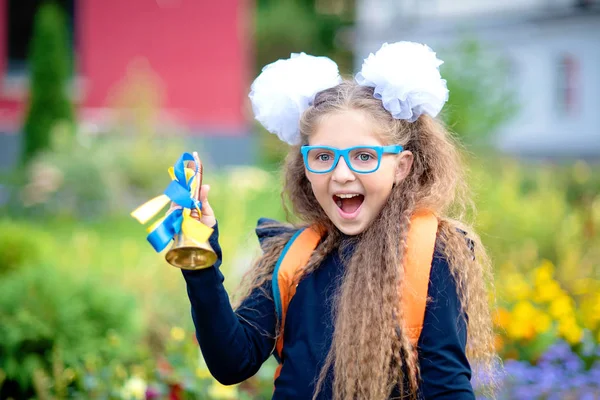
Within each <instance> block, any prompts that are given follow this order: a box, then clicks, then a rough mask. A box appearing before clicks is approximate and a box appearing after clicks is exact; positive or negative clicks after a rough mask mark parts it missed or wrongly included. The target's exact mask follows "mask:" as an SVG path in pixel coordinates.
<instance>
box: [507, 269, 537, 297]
mask: <svg viewBox="0 0 600 400" xmlns="http://www.w3.org/2000/svg"><path fill="white" fill-rule="evenodd" d="M504 286H505V289H504V290H505V291H506V296H507V298H508V300H525V299H527V298H529V297H531V286H530V285H529V283H528V282H527V281H525V279H524V278H523V275H521V274H518V273H513V274H509V275H508V276H507V279H506V284H505V285H504Z"/></svg>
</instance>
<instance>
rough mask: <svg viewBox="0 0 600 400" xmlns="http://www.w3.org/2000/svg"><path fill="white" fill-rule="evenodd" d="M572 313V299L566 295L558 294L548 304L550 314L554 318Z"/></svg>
mask: <svg viewBox="0 0 600 400" xmlns="http://www.w3.org/2000/svg"><path fill="white" fill-rule="evenodd" d="M572 313H573V300H572V299H571V298H570V297H569V296H567V295H564V294H563V295H561V296H558V297H557V298H556V299H554V301H552V303H551V304H550V314H551V315H552V316H553V317H554V318H557V319H559V318H561V317H564V316H566V315H569V314H572Z"/></svg>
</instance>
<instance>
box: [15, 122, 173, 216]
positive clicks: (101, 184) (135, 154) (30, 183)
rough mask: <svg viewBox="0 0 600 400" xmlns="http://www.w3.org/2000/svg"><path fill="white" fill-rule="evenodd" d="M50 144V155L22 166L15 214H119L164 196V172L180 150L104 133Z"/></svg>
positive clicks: (58, 134) (167, 143)
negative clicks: (21, 179) (22, 180)
mask: <svg viewBox="0 0 600 400" xmlns="http://www.w3.org/2000/svg"><path fill="white" fill-rule="evenodd" d="M52 138H53V140H52V146H51V149H50V150H48V151H45V152H43V153H39V154H38V155H37V156H36V157H35V158H34V159H33V160H32V162H30V163H29V164H28V165H27V166H26V168H27V176H26V177H25V178H24V180H25V184H24V185H23V186H22V187H19V186H15V187H14V189H15V193H16V194H17V196H14V198H13V200H12V208H13V210H14V211H15V212H18V213H23V214H25V215H36V216H44V215H54V216H56V215H61V216H63V217H68V218H86V219H90V218H98V217H102V216H106V215H111V214H113V215H114V214H122V213H123V212H125V211H126V210H128V209H129V208H132V207H133V205H134V204H136V203H139V202H142V201H144V200H146V199H148V198H149V197H154V196H157V195H158V194H160V193H161V192H162V191H163V190H164V188H165V187H166V183H168V180H169V175H168V172H167V168H168V167H169V166H171V165H173V163H174V162H175V161H176V160H177V158H178V157H179V156H180V155H181V152H182V148H183V145H182V143H181V142H180V141H179V140H178V139H177V138H170V139H168V140H167V139H160V138H157V137H150V136H132V137H119V136H117V135H114V134H110V133H107V134H103V135H101V136H98V137H86V136H84V135H83V134H82V135H81V137H78V140H77V141H71V140H70V135H69V132H67V131H66V130H64V129H58V130H55V131H54V133H53V137H52ZM160 177H163V178H160Z"/></svg>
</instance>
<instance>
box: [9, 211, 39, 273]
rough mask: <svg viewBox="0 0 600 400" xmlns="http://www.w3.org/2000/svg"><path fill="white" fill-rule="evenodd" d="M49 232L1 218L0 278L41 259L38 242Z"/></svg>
mask: <svg viewBox="0 0 600 400" xmlns="http://www.w3.org/2000/svg"><path fill="white" fill-rule="evenodd" d="M46 236H47V234H46V233H45V232H44V231H42V230H40V229H36V228H34V227H32V226H30V225H29V224H21V223H18V222H15V221H11V220H0V279H2V276H3V275H4V274H7V273H10V272H13V271H17V270H18V269H19V268H20V267H22V266H23V265H25V264H27V263H33V262H35V261H37V260H38V259H39V248H38V244H39V241H40V240H43V238H44V237H46Z"/></svg>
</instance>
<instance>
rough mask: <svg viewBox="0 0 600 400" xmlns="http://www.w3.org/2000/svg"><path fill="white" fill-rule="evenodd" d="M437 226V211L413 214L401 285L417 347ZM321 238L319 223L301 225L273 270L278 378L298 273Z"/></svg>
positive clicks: (411, 336) (410, 332)
mask: <svg viewBox="0 0 600 400" xmlns="http://www.w3.org/2000/svg"><path fill="white" fill-rule="evenodd" d="M437 227H438V220H437V217H436V216H435V215H434V214H433V213H431V212H429V211H426V210H424V211H419V212H416V213H415V214H414V215H413V216H412V218H411V224H410V229H409V232H408V236H407V250H406V253H405V255H404V260H405V263H404V277H405V278H404V282H403V285H402V289H401V290H402V308H403V311H404V324H405V328H404V329H405V332H407V334H408V337H409V339H410V342H411V343H412V345H413V346H414V347H416V346H417V342H418V341H419V336H420V335H421V330H422V328H423V319H424V317H425V303H426V300H427V289H428V285H429V274H430V271H431V262H432V261H433V252H434V247H435V239H436V235H437ZM320 240H321V234H320V233H319V230H318V229H317V228H316V227H313V226H309V227H307V228H303V229H300V230H299V231H298V232H296V233H295V234H294V235H293V236H292V237H291V239H290V240H289V242H288V243H287V244H286V246H285V247H284V248H283V251H282V252H281V255H280V256H279V259H278V260H277V264H275V269H274V270H273V284H272V288H273V300H274V302H275V311H276V313H277V320H278V322H279V327H280V328H279V329H280V331H279V336H278V339H277V343H276V344H275V358H276V359H277V361H278V362H279V366H278V367H277V370H276V371H275V379H277V377H278V376H279V373H280V372H281V367H282V365H283V359H282V354H283V334H284V326H285V317H286V313H287V309H288V305H289V303H290V301H291V300H292V297H294V295H295V294H296V288H297V287H298V284H299V280H298V279H299V278H298V277H300V276H301V275H302V273H301V271H302V269H303V268H304V267H306V265H307V263H308V260H309V259H310V256H311V255H312V253H313V251H314V250H315V249H316V247H317V245H318V244H319V241H320Z"/></svg>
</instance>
